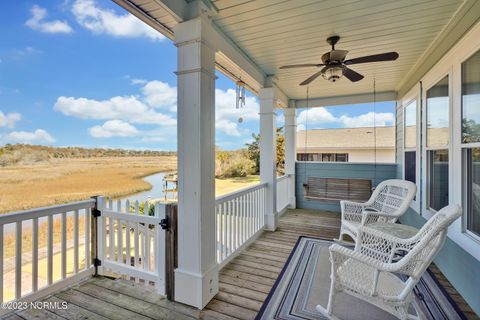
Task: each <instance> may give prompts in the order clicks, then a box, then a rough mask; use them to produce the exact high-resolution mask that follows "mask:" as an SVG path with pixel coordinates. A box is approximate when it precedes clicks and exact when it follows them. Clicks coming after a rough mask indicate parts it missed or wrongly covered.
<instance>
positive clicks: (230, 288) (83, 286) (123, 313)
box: [7, 209, 478, 320]
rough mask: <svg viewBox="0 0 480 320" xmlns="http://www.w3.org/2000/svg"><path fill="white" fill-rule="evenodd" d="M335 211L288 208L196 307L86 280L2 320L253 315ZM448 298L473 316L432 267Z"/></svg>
mask: <svg viewBox="0 0 480 320" xmlns="http://www.w3.org/2000/svg"><path fill="white" fill-rule="evenodd" d="M339 227H340V221H339V218H338V214H335V213H328V212H322V213H319V212H313V211H309V210H298V209H297V210H290V211H289V212H287V213H286V214H285V215H284V216H283V217H282V218H281V219H280V225H279V228H278V229H277V231H275V232H265V233H264V234H263V235H262V236H261V237H260V238H259V239H258V240H257V241H255V242H254V243H253V244H252V245H250V246H249V247H248V248H247V249H246V250H244V251H243V252H242V253H241V254H240V255H239V256H238V257H236V258H235V259H234V260H232V261H231V262H230V263H229V264H228V265H227V266H226V267H225V268H223V269H222V271H221V273H220V292H219V293H218V294H217V295H216V296H215V298H214V299H213V300H212V301H211V302H210V303H209V304H208V305H207V307H206V308H205V309H204V310H202V311H200V310H197V309H194V308H191V307H188V306H185V305H182V304H179V303H175V302H169V301H167V300H165V299H164V298H163V297H161V296H159V295H158V294H156V293H155V292H153V291H151V290H149V289H147V288H145V287H143V286H142V285H139V284H134V283H131V282H128V281H125V280H120V279H116V280H112V279H109V278H104V277H95V278H91V279H89V280H87V281H85V282H83V283H80V284H77V285H75V286H73V287H71V288H69V289H67V290H65V291H62V292H58V293H56V294H54V295H53V296H50V297H48V298H47V299H46V301H49V302H64V301H66V302H67V303H68V309H65V310H61V309H56V310H51V311H46V310H32V309H30V310H25V311H21V312H18V313H16V314H14V315H10V316H9V317H8V318H7V319H9V320H14V319H180V320H181V319H219V320H221V319H253V318H254V317H255V315H256V313H257V312H258V310H259V309H260V307H261V305H262V303H263V301H264V300H265V298H266V297H267V294H268V292H269V291H270V289H271V287H272V286H273V284H274V282H275V280H276V278H277V276H278V274H279V273H280V271H281V269H282V267H283V265H284V264H285V262H286V260H287V258H288V255H289V253H290V251H291V250H292V248H293V246H294V245H295V242H296V241H297V239H298V237H299V236H300V235H306V236H314V237H320V238H325V239H332V238H334V237H336V236H337V235H338V230H339ZM432 270H433V271H434V272H435V274H436V275H437V277H439V279H440V282H441V283H442V284H443V285H444V286H445V288H446V289H447V291H448V292H449V293H450V294H451V296H452V297H453V299H454V300H455V301H456V302H457V304H458V305H459V306H460V308H461V309H462V310H463V311H464V312H465V314H466V315H467V317H468V318H469V319H478V317H476V316H475V314H474V313H473V311H472V310H471V309H470V308H469V307H468V305H467V304H466V303H465V302H464V300H463V299H462V297H461V296H460V295H458V294H457V292H456V291H455V289H454V288H453V287H452V286H451V285H450V284H449V283H448V281H447V280H446V279H445V278H444V277H443V275H442V274H441V273H440V272H439V271H438V269H437V268H436V267H435V266H432Z"/></svg>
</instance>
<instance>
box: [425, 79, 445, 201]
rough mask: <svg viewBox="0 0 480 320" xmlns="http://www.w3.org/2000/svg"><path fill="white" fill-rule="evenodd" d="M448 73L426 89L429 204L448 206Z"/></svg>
mask: <svg viewBox="0 0 480 320" xmlns="http://www.w3.org/2000/svg"><path fill="white" fill-rule="evenodd" d="M448 91H449V88H448V76H446V77H445V78H443V79H442V80H440V81H439V82H438V83H437V84H435V85H434V86H433V87H432V88H430V89H429V90H428V91H427V105H426V108H427V114H426V115H427V136H426V140H427V146H426V150H427V173H428V176H427V182H428V194H427V195H428V197H427V205H428V207H429V208H430V209H433V210H436V211H437V210H440V209H441V208H443V207H444V206H446V205H448V197H449V194H448V162H449V161H448V143H449V95H448Z"/></svg>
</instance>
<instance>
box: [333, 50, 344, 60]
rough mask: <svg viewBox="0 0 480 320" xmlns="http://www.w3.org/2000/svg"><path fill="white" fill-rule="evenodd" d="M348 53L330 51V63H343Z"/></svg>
mask: <svg viewBox="0 0 480 320" xmlns="http://www.w3.org/2000/svg"><path fill="white" fill-rule="evenodd" d="M347 53H348V51H347V50H332V51H330V61H343V60H345V57H346V56H347Z"/></svg>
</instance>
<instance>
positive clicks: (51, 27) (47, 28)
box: [25, 5, 73, 33]
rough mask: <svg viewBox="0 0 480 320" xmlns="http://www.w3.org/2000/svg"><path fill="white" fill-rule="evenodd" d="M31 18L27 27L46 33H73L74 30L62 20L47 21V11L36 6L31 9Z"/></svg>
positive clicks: (27, 22)
mask: <svg viewBox="0 0 480 320" xmlns="http://www.w3.org/2000/svg"><path fill="white" fill-rule="evenodd" d="M30 13H31V14H32V16H31V18H30V19H28V20H27V21H26V22H25V25H26V26H27V27H30V28H32V29H33V30H37V31H40V32H45V33H71V32H72V31H73V29H72V28H71V27H70V25H69V24H68V22H66V21H60V20H52V21H45V17H46V16H47V9H45V8H42V7H40V6H37V5H34V6H33V7H32V8H31V9H30Z"/></svg>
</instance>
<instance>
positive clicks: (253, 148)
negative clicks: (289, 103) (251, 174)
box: [246, 127, 285, 174]
mask: <svg viewBox="0 0 480 320" xmlns="http://www.w3.org/2000/svg"><path fill="white" fill-rule="evenodd" d="M252 137H253V142H251V143H246V146H247V150H248V157H249V158H250V159H251V160H253V161H254V162H255V173H256V174H259V173H260V135H259V134H255V133H253V134H252ZM277 173H279V174H284V173H285V137H284V135H283V127H280V128H277Z"/></svg>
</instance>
